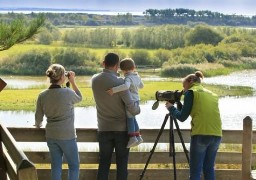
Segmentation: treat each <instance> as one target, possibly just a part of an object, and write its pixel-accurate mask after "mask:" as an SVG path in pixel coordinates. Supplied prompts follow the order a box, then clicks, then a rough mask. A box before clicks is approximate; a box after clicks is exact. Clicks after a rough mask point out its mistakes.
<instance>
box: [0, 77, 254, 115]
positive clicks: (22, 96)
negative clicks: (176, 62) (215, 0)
mask: <svg viewBox="0 0 256 180" xmlns="http://www.w3.org/2000/svg"><path fill="white" fill-rule="evenodd" d="M77 84H78V87H79V88H80V91H81V92H82V95H83V100H82V102H81V103H79V104H77V106H80V107H85V106H93V105H95V102H94V99H93V93H92V89H91V87H90V82H89V77H77ZM144 84H145V87H144V88H143V89H142V90H141V91H140V97H141V100H142V101H147V100H155V92H156V91H158V90H182V85H181V82H180V81H171V80H170V81H144ZM205 87H207V88H208V89H210V90H212V91H213V92H215V93H217V94H218V95H219V96H247V95H252V94H253V89H252V88H250V87H240V86H231V87H230V86H222V85H205ZM46 88H47V86H39V87H38V88H36V87H33V88H29V89H8V88H7V89H4V90H3V91H2V92H1V95H0V102H1V103H0V110H27V111H34V110H35V105H36V99H37V97H38V94H39V93H40V92H41V91H43V90H44V89H46Z"/></svg>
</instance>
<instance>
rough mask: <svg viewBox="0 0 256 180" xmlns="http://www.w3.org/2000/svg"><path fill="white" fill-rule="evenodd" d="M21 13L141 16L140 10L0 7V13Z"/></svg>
mask: <svg viewBox="0 0 256 180" xmlns="http://www.w3.org/2000/svg"><path fill="white" fill-rule="evenodd" d="M11 12H14V13H23V14H31V13H32V12H33V13H82V14H99V15H118V14H127V13H130V14H132V15H138V16H142V15H143V12H141V11H108V10H102V11H100V10H98V11H97V10H92V11H90V10H54V9H53V10H47V9H46V10H45V9H42V10H40V9H36V10H33V9H32V10H31V9H30V10H4V9H0V13H2V14H7V13H11Z"/></svg>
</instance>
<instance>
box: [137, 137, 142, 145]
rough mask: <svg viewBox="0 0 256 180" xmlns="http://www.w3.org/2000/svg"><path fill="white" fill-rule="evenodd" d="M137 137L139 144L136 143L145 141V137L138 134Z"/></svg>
mask: <svg viewBox="0 0 256 180" xmlns="http://www.w3.org/2000/svg"><path fill="white" fill-rule="evenodd" d="M136 138H137V144H136V145H139V144H141V143H143V139H142V137H141V136H137V137H136Z"/></svg>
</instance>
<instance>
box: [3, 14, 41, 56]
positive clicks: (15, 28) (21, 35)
mask: <svg viewBox="0 0 256 180" xmlns="http://www.w3.org/2000/svg"><path fill="white" fill-rule="evenodd" d="M44 22H45V17H44V15H43V14H39V16H38V17H37V18H36V19H35V20H33V21H31V22H25V21H24V19H22V18H19V19H16V20H14V21H11V22H10V23H7V22H4V21H3V20H2V21H0V51H3V50H7V49H9V48H10V47H12V46H13V45H15V44H17V43H21V42H23V41H26V40H27V39H30V38H31V37H33V36H34V35H35V34H37V33H38V32H39V29H40V28H41V27H42V26H43V25H44Z"/></svg>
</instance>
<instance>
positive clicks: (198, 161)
mask: <svg viewBox="0 0 256 180" xmlns="http://www.w3.org/2000/svg"><path fill="white" fill-rule="evenodd" d="M220 142H221V137H219V136H208V135H194V136H192V137H191V142H190V180H200V179H201V178H200V177H201V172H202V170H203V174H204V179H206V180H215V172H214V164H215V158H216V155H217V151H218V149H219V145H220Z"/></svg>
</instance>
